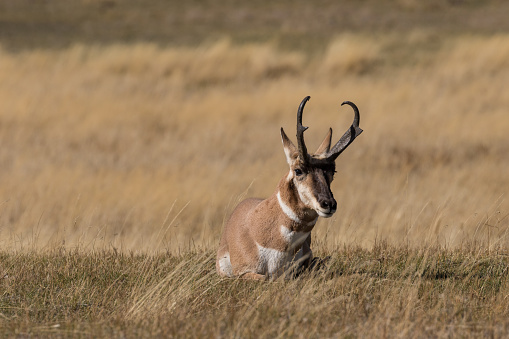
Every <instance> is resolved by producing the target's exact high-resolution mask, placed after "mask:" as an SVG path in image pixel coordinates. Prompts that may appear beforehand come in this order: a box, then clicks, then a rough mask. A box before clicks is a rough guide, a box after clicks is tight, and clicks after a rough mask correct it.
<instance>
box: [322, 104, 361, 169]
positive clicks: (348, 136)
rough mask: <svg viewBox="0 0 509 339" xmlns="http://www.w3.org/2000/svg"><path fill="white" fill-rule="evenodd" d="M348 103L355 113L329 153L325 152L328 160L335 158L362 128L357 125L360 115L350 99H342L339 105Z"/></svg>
mask: <svg viewBox="0 0 509 339" xmlns="http://www.w3.org/2000/svg"><path fill="white" fill-rule="evenodd" d="M345 104H346V105H349V106H351V107H352V108H353V111H354V113H355V117H354V119H353V123H352V126H350V128H349V129H348V130H347V131H346V132H345V134H343V136H342V137H341V139H339V141H338V142H337V143H336V144H335V145H334V146H333V147H332V148H331V150H330V151H329V153H328V154H327V158H328V159H329V160H332V161H334V160H336V158H337V157H338V156H339V155H340V154H341V153H342V152H343V151H344V150H345V149H346V148H347V147H348V146H349V145H350V144H351V143H352V142H353V141H354V139H355V138H357V137H358V136H359V134H361V133H362V129H361V128H360V127H359V123H360V120H361V116H360V114H359V109H358V108H357V106H356V105H355V104H354V103H353V102H351V101H344V102H343V103H342V104H341V106H343V105H345Z"/></svg>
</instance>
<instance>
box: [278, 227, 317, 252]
mask: <svg viewBox="0 0 509 339" xmlns="http://www.w3.org/2000/svg"><path fill="white" fill-rule="evenodd" d="M280 230H281V235H282V236H283V238H284V239H285V240H286V242H287V243H288V250H289V251H293V250H294V249H295V248H297V247H299V246H300V245H302V243H304V241H305V240H306V239H307V237H308V236H309V233H311V232H295V231H291V230H290V229H289V228H287V227H286V226H284V225H281V228H280Z"/></svg>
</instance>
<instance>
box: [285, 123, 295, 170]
mask: <svg viewBox="0 0 509 339" xmlns="http://www.w3.org/2000/svg"><path fill="white" fill-rule="evenodd" d="M281 141H282V142H283V149H284V151H285V155H286V162H288V165H290V166H291V165H292V164H293V163H294V162H295V159H296V155H297V149H296V148H295V145H294V144H293V143H292V141H291V140H290V139H288V137H287V136H286V133H285V131H284V130H283V127H281Z"/></svg>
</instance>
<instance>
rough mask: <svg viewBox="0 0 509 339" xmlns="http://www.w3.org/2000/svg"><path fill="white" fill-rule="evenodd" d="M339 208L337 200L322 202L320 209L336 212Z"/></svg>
mask: <svg viewBox="0 0 509 339" xmlns="http://www.w3.org/2000/svg"><path fill="white" fill-rule="evenodd" d="M337 206H338V205H337V203H336V200H334V199H332V200H322V201H321V202H320V207H321V208H323V209H324V210H329V211H335V210H336V208H337Z"/></svg>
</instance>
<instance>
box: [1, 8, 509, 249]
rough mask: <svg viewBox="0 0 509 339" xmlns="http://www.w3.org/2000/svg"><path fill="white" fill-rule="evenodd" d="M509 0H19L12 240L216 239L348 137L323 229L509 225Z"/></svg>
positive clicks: (7, 199) (356, 237)
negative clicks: (326, 145)
mask: <svg viewBox="0 0 509 339" xmlns="http://www.w3.org/2000/svg"><path fill="white" fill-rule="evenodd" d="M507 18H509V2H506V1H496V0H492V1H489V0H488V1H480V0H449V1H438V0H431V1H426V2H424V1H417V0H379V1H375V0H364V1H353V0H341V1H327V0H319V1H312V2H311V1H285V0H284V1H277V2H276V1H266V0H254V1H249V2H247V1H245V2H241V1H228V0H227V1H220V2H217V1H207V0H205V1H198V0H196V1H193V0H191V1H166V0H165V1H163V0H146V1H131V0H122V1H120V0H52V1H29V0H16V1H12V0H0V142H1V147H0V248H1V249H3V250H11V249H14V250H26V249H28V250H30V249H37V250H39V249H48V248H55V247H58V246H65V247H70V248H74V247H79V248H82V249H86V250H98V249H111V248H114V249H118V250H122V251H136V252H137V251H145V252H151V251H160V250H166V251H181V250H187V249H196V248H202V249H213V248H216V246H217V243H218V241H219V237H220V233H221V228H222V226H223V223H224V220H225V218H227V216H228V214H229V213H230V212H231V210H232V209H233V207H234V206H235V205H236V203H237V202H238V201H240V200H241V199H242V198H243V197H245V196H258V197H267V196H269V195H270V194H272V193H273V191H274V190H275V188H276V185H277V183H278V181H279V179H280V178H281V177H282V176H284V175H285V174H286V172H287V170H288V169H287V165H286V161H285V157H284V153H283V149H282V146H281V141H280V133H279V129H280V127H284V128H285V131H286V132H287V134H288V135H289V136H291V137H292V139H293V140H295V139H294V135H295V123H296V111H297V107H298V105H299V103H300V101H301V100H302V98H303V97H304V96H306V95H310V96H311V101H310V102H309V103H308V104H307V107H306V112H305V114H304V125H306V126H309V127H310V128H309V130H308V131H307V132H306V143H307V144H308V148H310V149H313V148H316V147H318V145H319V143H320V142H321V140H322V138H323V137H324V136H325V134H326V132H327V129H328V128H329V127H332V128H333V130H334V132H335V133H334V135H333V139H334V140H337V139H338V138H339V137H340V136H341V135H342V134H343V132H344V131H345V130H346V129H347V128H348V127H349V126H350V124H351V122H352V119H353V114H352V111H351V109H350V108H349V107H341V106H340V104H341V102H343V101H344V100H350V101H353V102H355V103H356V104H357V105H358V107H359V109H360V112H361V127H362V128H363V129H364V131H365V132H364V133H363V134H362V135H361V136H360V137H359V138H358V139H356V141H355V142H354V143H353V144H352V145H351V146H350V147H349V148H348V150H347V151H346V152H345V153H343V154H342V155H341V156H340V158H338V161H337V170H338V173H337V174H336V179H335V181H334V182H333V184H332V189H333V192H334V195H335V198H336V200H337V201H338V212H337V213H336V214H335V216H334V217H333V218H331V219H323V220H321V221H320V222H319V223H318V224H317V226H316V227H315V231H314V234H315V237H314V240H313V241H314V242H315V248H317V251H318V253H319V251H321V250H326V249H328V250H330V249H334V248H338V247H341V246H343V245H348V244H354V245H359V246H365V247H371V246H373V245H374V244H375V242H377V241H381V240H386V241H388V242H391V243H395V244H408V245H409V246H419V245H421V244H424V243H429V242H431V243H438V244H440V245H442V246H448V247H457V246H464V245H467V244H469V243H472V242H474V243H477V244H482V246H486V248H488V249H496V248H500V247H507V246H508V245H509V239H508V237H507V231H508V227H509V204H508V202H507V196H506V195H507V193H508V190H509V176H508V165H509V138H508V132H509V112H508V111H509V91H508V89H507V84H509V20H507Z"/></svg>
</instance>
